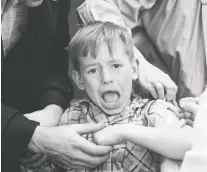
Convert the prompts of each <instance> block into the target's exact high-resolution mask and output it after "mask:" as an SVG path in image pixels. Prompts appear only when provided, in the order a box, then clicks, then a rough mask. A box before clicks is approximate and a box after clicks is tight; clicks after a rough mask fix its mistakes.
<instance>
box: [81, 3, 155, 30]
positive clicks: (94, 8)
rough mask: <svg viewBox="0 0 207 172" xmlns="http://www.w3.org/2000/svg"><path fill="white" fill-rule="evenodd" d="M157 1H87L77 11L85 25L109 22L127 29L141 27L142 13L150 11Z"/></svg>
mask: <svg viewBox="0 0 207 172" xmlns="http://www.w3.org/2000/svg"><path fill="white" fill-rule="evenodd" d="M155 2H156V0H130V1H128V0H98V1H97V0H86V1H85V2H84V3H83V4H82V5H81V6H79V7H78V9H77V11H78V13H79V16H80V18H81V20H82V22H83V23H89V22H92V21H96V20H100V21H109V22H113V23H115V24H117V25H120V26H122V27H125V28H127V29H128V30H129V31H130V29H132V28H133V27H135V26H137V25H139V26H141V25H142V23H141V19H140V11H142V10H145V9H149V8H151V7H152V6H153V5H154V4H155Z"/></svg>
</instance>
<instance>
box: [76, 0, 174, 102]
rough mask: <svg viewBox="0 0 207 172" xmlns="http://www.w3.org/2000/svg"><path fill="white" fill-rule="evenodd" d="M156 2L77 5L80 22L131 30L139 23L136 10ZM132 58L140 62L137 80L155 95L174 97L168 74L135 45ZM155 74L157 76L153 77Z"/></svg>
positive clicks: (105, 1)
mask: <svg viewBox="0 0 207 172" xmlns="http://www.w3.org/2000/svg"><path fill="white" fill-rule="evenodd" d="M154 3H155V1H137V0H132V1H130V3H129V2H128V1H126V0H112V1H109V0H99V1H96V0H86V1H85V2H84V3H83V4H82V5H81V6H80V7H78V9H77V10H78V13H79V17H80V19H81V20H82V22H83V23H89V22H92V21H97V20H100V21H110V22H113V23H115V24H117V25H120V26H122V27H124V28H126V29H127V30H128V31H129V32H130V33H131V29H132V28H134V27H135V26H137V25H138V26H141V25H142V24H141V19H140V15H139V12H140V11H141V10H144V9H149V8H151V7H152V6H153V5H154ZM134 50H135V51H134V54H135V57H136V58H137V59H138V61H139V78H138V82H139V83H140V85H141V86H142V87H144V88H145V89H146V90H147V91H149V92H150V93H151V95H152V96H153V97H154V98H163V97H164V96H165V97H166V98H167V100H172V99H173V98H175V96H176V92H177V86H176V85H175V83H174V82H173V81H172V80H171V79H170V77H169V76H168V75H167V74H165V73H164V72H162V71H161V70H160V69H158V68H156V67H154V66H153V65H151V64H150V63H148V62H147V61H146V60H145V58H144V57H143V55H142V54H141V53H140V52H139V51H138V50H137V49H136V48H135V49H134ZM154 76H156V77H154Z"/></svg>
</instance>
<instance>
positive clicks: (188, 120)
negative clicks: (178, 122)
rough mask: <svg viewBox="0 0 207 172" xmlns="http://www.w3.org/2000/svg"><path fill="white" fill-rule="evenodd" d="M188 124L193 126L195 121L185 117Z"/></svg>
mask: <svg viewBox="0 0 207 172" xmlns="http://www.w3.org/2000/svg"><path fill="white" fill-rule="evenodd" d="M185 122H186V125H189V126H191V127H193V121H192V120H190V119H185Z"/></svg>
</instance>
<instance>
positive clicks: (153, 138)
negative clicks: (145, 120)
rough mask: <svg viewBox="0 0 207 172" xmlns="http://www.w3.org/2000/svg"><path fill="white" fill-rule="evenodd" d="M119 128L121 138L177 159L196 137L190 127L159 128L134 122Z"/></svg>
mask: <svg viewBox="0 0 207 172" xmlns="http://www.w3.org/2000/svg"><path fill="white" fill-rule="evenodd" d="M121 128H122V129H121V130H120V131H121V132H122V137H123V140H127V141H130V142H132V143H134V144H138V145H141V146H143V147H146V148H148V149H151V150H153V151H155V152H157V153H159V154H161V155H163V156H166V157H168V158H172V159H178V160H181V159H183V157H184V154H185V152H186V151H188V150H189V149H191V145H192V142H193V141H194V140H195V139H196V138H195V136H196V134H195V132H193V130H191V129H189V130H188V129H180V130H174V129H159V128H151V127H144V126H138V125H135V124H124V126H123V127H121Z"/></svg>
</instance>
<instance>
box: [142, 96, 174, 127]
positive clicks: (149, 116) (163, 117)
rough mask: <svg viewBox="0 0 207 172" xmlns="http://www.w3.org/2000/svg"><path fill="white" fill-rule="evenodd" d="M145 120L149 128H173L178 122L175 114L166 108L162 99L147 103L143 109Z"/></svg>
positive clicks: (165, 103)
mask: <svg viewBox="0 0 207 172" xmlns="http://www.w3.org/2000/svg"><path fill="white" fill-rule="evenodd" d="M145 118H146V120H147V123H148V126H149V127H161V126H162V127H164V126H166V127H168V126H173V125H174V124H175V123H174V122H175V121H177V120H178V118H177V116H176V114H174V112H172V111H171V110H170V109H169V108H168V105H167V102H166V101H164V100H162V99H157V100H152V101H150V102H149V103H148V105H147V106H146V107H145Z"/></svg>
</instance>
